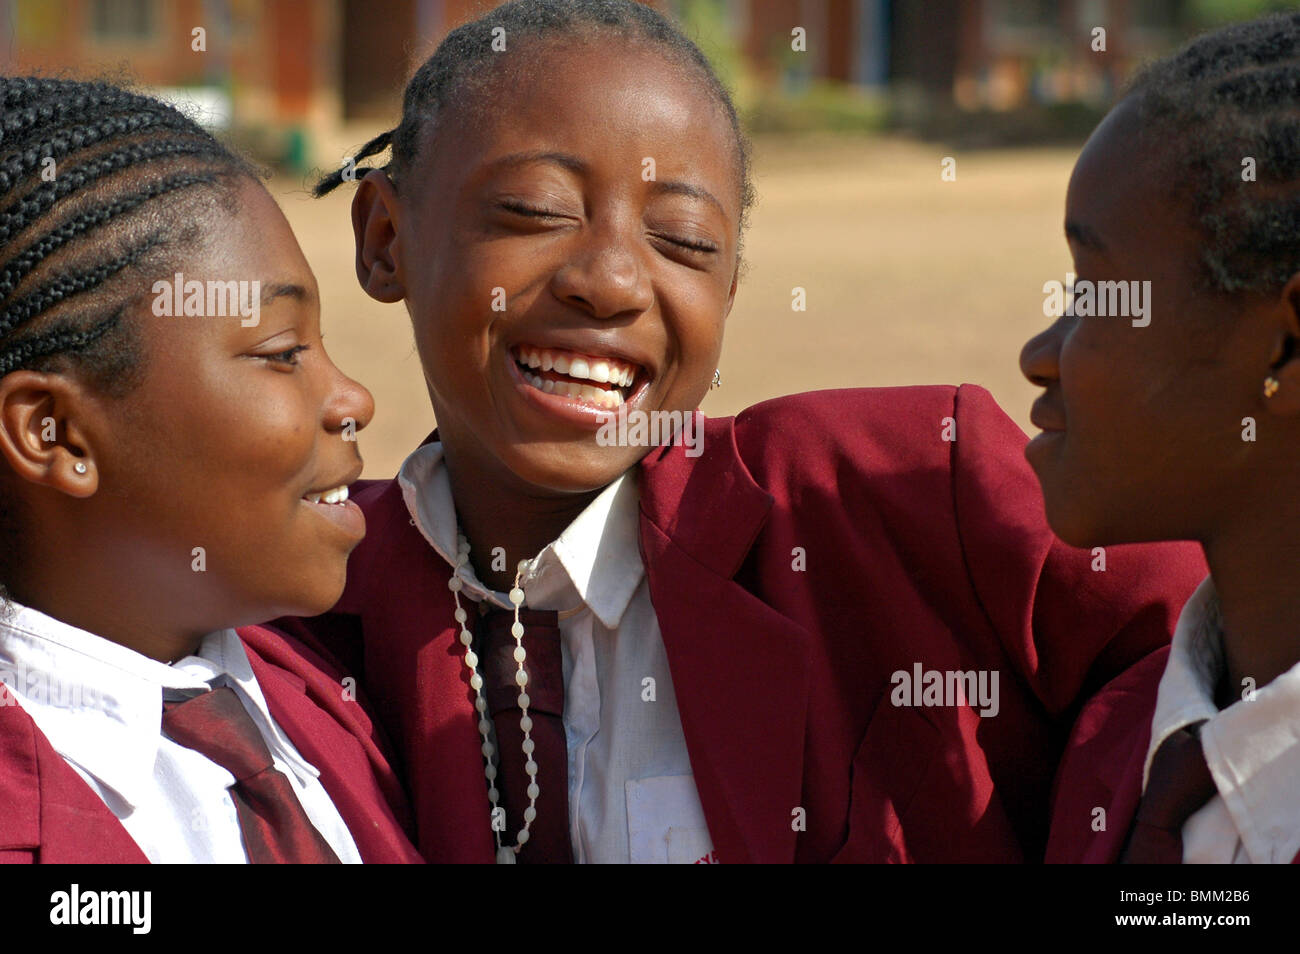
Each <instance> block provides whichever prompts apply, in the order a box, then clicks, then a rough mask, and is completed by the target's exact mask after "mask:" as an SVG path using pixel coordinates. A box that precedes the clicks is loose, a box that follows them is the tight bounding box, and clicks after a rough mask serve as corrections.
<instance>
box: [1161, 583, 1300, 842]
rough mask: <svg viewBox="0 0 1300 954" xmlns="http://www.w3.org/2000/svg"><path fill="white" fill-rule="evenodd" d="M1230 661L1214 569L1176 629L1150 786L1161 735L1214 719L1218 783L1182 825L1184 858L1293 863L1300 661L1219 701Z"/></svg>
mask: <svg viewBox="0 0 1300 954" xmlns="http://www.w3.org/2000/svg"><path fill="white" fill-rule="evenodd" d="M1224 666H1225V663H1224V659H1223V633H1222V624H1221V622H1220V619H1219V612H1218V597H1217V594H1216V592H1215V589H1214V582H1213V580H1211V579H1210V578H1209V577H1206V578H1205V580H1204V581H1202V583H1201V585H1200V586H1199V587H1198V588H1197V590H1196V592H1195V593H1193V594H1192V596H1191V598H1190V599H1189V600H1188V601H1187V603H1186V605H1185V606H1184V607H1183V612H1182V615H1181V616H1180V617H1179V619H1178V628H1177V629H1176V630H1175V631H1174V639H1173V645H1172V646H1171V647H1170V652H1169V662H1168V664H1167V665H1166V667H1165V673H1164V676H1162V677H1161V679H1160V690H1159V694H1158V695H1157V697H1156V711H1155V716H1154V717H1153V718H1152V720H1151V746H1150V748H1149V749H1148V750H1147V760H1146V766H1145V768H1144V769H1143V771H1142V788H1143V791H1145V790H1146V782H1147V777H1148V775H1149V774H1150V772H1151V760H1152V759H1153V758H1154V757H1155V753H1156V749H1158V748H1159V747H1160V744H1161V743H1162V742H1163V741H1164V740H1165V739H1167V738H1168V737H1169V736H1170V735H1171V734H1173V733H1174V732H1176V731H1178V730H1179V729H1181V728H1183V727H1184V726H1186V725H1190V724H1191V723H1193V722H1199V721H1201V720H1202V719H1205V720H1207V721H1206V722H1205V724H1204V725H1203V726H1201V748H1202V749H1203V750H1204V752H1205V760H1206V763H1207V764H1208V765H1209V767H1210V775H1211V776H1212V777H1213V779H1214V784H1215V787H1216V788H1217V789H1218V793H1217V794H1216V795H1215V796H1214V797H1213V798H1211V799H1210V801H1209V802H1207V803H1206V805H1205V807H1203V808H1201V809H1200V810H1199V811H1197V812H1196V813H1195V814H1193V815H1192V816H1191V817H1190V818H1189V819H1187V822H1186V823H1185V824H1184V825H1183V862H1184V863H1185V864H1196V863H1208V864H1228V863H1235V864H1266V863H1270V862H1272V863H1281V864H1289V863H1290V862H1291V861H1292V859H1293V858H1295V856H1296V853H1297V852H1298V851H1300V801H1298V800H1297V798H1296V786H1297V783H1300V664H1297V665H1295V666H1293V667H1292V668H1291V669H1289V670H1287V671H1286V672H1284V673H1283V674H1282V675H1280V676H1278V677H1277V678H1276V679H1274V680H1273V681H1272V682H1270V683H1269V684H1268V685H1266V686H1263V687H1262V688H1258V689H1255V690H1254V696H1253V698H1245V696H1246V693H1245V692H1244V691H1243V693H1242V696H1243V698H1239V699H1238V700H1237V701H1236V702H1234V703H1233V704H1232V705H1230V706H1228V708H1226V709H1222V710H1220V709H1219V708H1218V706H1217V705H1215V702H1214V695H1215V687H1216V686H1217V685H1218V684H1219V680H1220V678H1221V676H1222V674H1223V671H1224Z"/></svg>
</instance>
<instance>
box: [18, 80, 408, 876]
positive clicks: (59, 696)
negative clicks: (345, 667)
mask: <svg viewBox="0 0 1300 954" xmlns="http://www.w3.org/2000/svg"><path fill="white" fill-rule="evenodd" d="M173 281H175V282H176V283H177V285H178V286H181V285H182V284H183V289H182V290H184V291H185V292H186V297H185V299H184V300H185V303H186V304H185V307H183V308H182V309H181V311H180V312H174V310H173V309H172V308H171V307H170V302H171V299H172V294H171V292H170V291H166V292H163V291H161V289H170V288H171V286H172V283H173ZM230 282H234V283H236V286H237V287H240V288H246V289H248V290H249V292H250V294H251V296H252V300H253V304H254V306H255V307H254V308H253V309H252V314H254V315H256V320H255V321H249V320H246V318H245V317H244V315H245V314H246V313H245V312H243V311H235V312H232V313H229V314H228V313H226V309H225V308H224V306H223V308H222V309H221V311H219V312H213V311H212V310H211V309H210V308H209V307H208V306H207V305H206V301H211V300H212V299H211V298H208V299H206V300H205V299H204V296H203V295H202V294H200V295H199V296H198V297H197V298H196V299H194V302H195V303H196V304H198V305H199V307H195V308H191V307H190V302H191V299H190V297H189V294H188V293H189V291H190V290H191V289H192V287H193V285H194V283H197V287H199V288H200V289H202V288H203V287H204V286H205V285H206V286H207V287H211V286H212V283H220V284H221V285H222V286H223V287H226V285H227V283H230ZM241 300H242V299H241ZM371 412H372V402H371V399H370V396H369V394H368V393H367V392H366V391H365V390H364V389H363V388H361V387H360V386H359V385H357V384H356V383H355V382H353V381H351V380H349V379H348V378H346V377H344V376H343V375H342V374H341V373H340V372H339V370H338V369H337V368H336V367H334V365H333V364H332V363H331V362H330V360H329V358H328V357H326V355H325V352H324V350H323V348H322V345H321V334H320V329H319V302H318V300H317V292H316V283H315V281H314V279H313V277H312V274H311V271H310V269H309V268H308V267H307V264H306V262H305V260H304V259H303V256H302V253H301V251H300V250H299V248H298V245H297V243H296V241H295V240H294V237H293V235H292V233H291V232H290V230H289V227H288V224H287V223H286V221H285V219H284V217H283V215H282V214H281V213H280V210H279V208H278V207H277V206H276V204H275V202H274V200H273V199H272V198H271V196H270V194H269V193H268V192H267V191H266V189H265V187H264V186H263V185H262V184H261V182H260V181H259V180H258V178H257V177H256V176H255V175H254V173H253V170H252V169H251V167H250V166H248V165H247V164H246V163H245V162H244V161H243V160H241V159H240V158H238V157H237V156H235V155H234V154H233V153H231V152H230V151H228V150H227V149H226V148H225V147H223V146H222V145H221V144H220V143H218V142H217V141H216V140H215V139H213V138H212V137H211V136H210V135H208V134H207V133H206V132H205V131H203V130H202V129H201V128H200V127H198V126H197V125H196V124H195V123H194V122H192V121H191V120H189V119H187V118H186V117H185V116H183V115H182V114H181V113H180V112H178V111H177V110H175V109H174V108H172V107H170V106H167V105H165V104H163V103H161V102H159V101H157V100H154V99H152V98H149V97H146V96H142V95H139V94H136V93H134V92H131V91H129V90H126V89H123V88H120V87H118V86H114V85H111V84H106V83H98V82H74V81H71V80H62V79H42V78H34V77H0V521H2V523H3V534H4V543H3V546H0V581H2V582H3V584H4V587H5V590H6V599H5V601H4V605H3V607H0V861H35V862H124V861H146V860H148V861H154V862H160V861H164V862H174V861H222V862H240V863H242V862H245V861H252V862H267V861H331V862H338V861H343V862H357V861H362V860H366V861H404V860H418V857H417V856H416V854H415V852H414V850H413V848H412V846H411V845H410V843H409V842H408V841H407V839H406V836H405V834H404V831H403V827H402V826H403V822H404V819H405V815H406V808H405V805H404V802H403V796H402V794H401V791H400V786H399V785H398V784H397V782H396V780H395V779H394V777H393V775H392V772H391V770H390V769H389V768H388V766H387V762H386V761H385V758H384V756H383V753H382V751H381V749H380V747H379V744H378V742H377V739H376V737H375V736H374V735H373V732H372V730H371V727H370V723H369V720H368V719H367V718H366V716H365V714H364V713H363V712H362V711H361V710H360V708H359V707H358V705H357V703H356V702H355V701H352V700H353V699H354V698H355V696H354V695H352V694H349V692H347V691H345V687H343V686H342V685H341V684H340V682H339V678H340V677H339V676H338V675H337V674H336V673H334V672H333V671H332V670H330V669H329V668H328V664H327V663H325V662H324V661H323V660H319V659H316V658H315V657H314V656H313V655H312V654H310V653H309V652H308V651H307V650H305V649H304V648H303V647H298V646H295V645H294V644H292V643H291V642H289V641H286V640H285V639H283V638H282V637H280V636H278V635H276V634H273V633H271V632H269V631H266V630H262V629H259V628H257V627H254V626H251V625H249V624H252V623H255V622H256V621H258V620H259V619H263V618H266V617H269V616H274V615H276V614H278V613H283V612H286V611H292V612H313V611H317V612H318V611H320V610H322V609H325V608H326V607H328V606H329V605H330V604H331V603H333V602H334V600H335V599H336V598H337V596H338V594H339V592H340V591H341V589H342V586H343V580H344V572H345V564H346V560H347V555H348V553H349V551H350V550H351V549H352V548H353V547H354V546H355V544H356V543H357V541H358V540H359V539H360V538H361V536H362V534H363V532H364V524H363V520H362V518H361V515H360V514H359V513H358V512H356V510H355V507H353V506H349V505H348V504H346V503H345V502H343V501H345V500H346V486H347V484H348V483H350V482H351V481H352V480H353V479H354V478H355V477H356V476H357V475H358V474H359V473H360V466H361V465H360V460H359V457H358V454H357V451H356V445H355V443H352V442H349V441H348V440H347V439H346V436H347V434H348V433H349V430H348V429H349V428H350V427H352V426H355V427H364V426H365V424H366V422H367V421H368V420H369V418H370V415H371ZM349 422H350V423H349ZM235 627H245V628H244V629H242V630H240V631H239V632H238V633H237V632H236V630H235ZM160 726H161V728H160Z"/></svg>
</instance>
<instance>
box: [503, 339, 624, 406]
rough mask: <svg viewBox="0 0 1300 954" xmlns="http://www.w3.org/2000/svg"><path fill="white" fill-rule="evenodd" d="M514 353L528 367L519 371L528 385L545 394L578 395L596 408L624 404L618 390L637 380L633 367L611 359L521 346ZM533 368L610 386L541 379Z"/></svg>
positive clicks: (578, 397)
mask: <svg viewBox="0 0 1300 954" xmlns="http://www.w3.org/2000/svg"><path fill="white" fill-rule="evenodd" d="M516 354H517V356H518V358H517V360H518V362H519V364H521V365H523V366H524V368H527V369H529V370H527V371H525V370H522V369H521V372H520V373H521V374H522V375H523V378H524V380H525V381H526V382H528V384H529V385H530V386H532V387H534V388H537V390H539V391H544V392H545V393H547V394H558V395H560V396H561V397H569V398H577V399H578V400H581V401H586V402H588V403H591V404H595V405H597V406H599V407H606V408H611V409H612V408H616V407H618V406H619V405H620V404H623V403H624V401H623V395H622V394H621V393H619V391H618V390H617V389H618V388H620V387H622V388H626V387H630V386H631V385H632V383H633V382H634V381H635V380H636V368H635V366H633V365H628V364H625V363H623V362H622V361H617V360H614V359H611V358H587V357H585V356H582V355H573V354H571V353H565V352H562V351H549V350H546V349H540V348H539V349H531V348H520V349H519V350H518V351H517V352H516ZM535 371H554V372H556V373H557V374H563V375H567V376H569V377H571V378H580V379H585V380H588V381H591V382H593V383H595V384H609V385H612V387H610V388H597V387H592V386H591V385H589V384H577V383H574V382H572V381H552V380H550V379H548V378H543V377H542V376H541V374H536V373H533V372H535Z"/></svg>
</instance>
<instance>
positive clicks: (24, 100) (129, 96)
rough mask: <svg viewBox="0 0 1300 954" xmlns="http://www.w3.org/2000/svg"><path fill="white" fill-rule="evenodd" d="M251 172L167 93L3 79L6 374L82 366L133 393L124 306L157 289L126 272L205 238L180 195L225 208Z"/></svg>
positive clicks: (132, 352)
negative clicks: (182, 209)
mask: <svg viewBox="0 0 1300 954" xmlns="http://www.w3.org/2000/svg"><path fill="white" fill-rule="evenodd" d="M255 175H256V174H255V172H254V170H253V169H252V167H251V166H250V165H249V164H248V163H247V162H245V161H244V160H243V159H242V158H240V157H238V156H236V155H235V154H234V153H233V152H231V151H230V150H228V149H227V148H225V147H224V146H222V145H221V144H220V143H219V142H217V141H216V140H215V139H214V138H213V137H212V136H211V135H210V134H209V133H207V132H206V131H205V130H204V129H203V128H202V127H200V126H199V125H198V124H197V123H195V122H194V121H193V120H191V119H190V118H188V117H187V116H185V115H184V114H183V113H181V112H180V111H179V110H177V109H176V108H175V107H173V106H170V105H168V104H166V103H163V102H162V101H160V100H157V99H154V98H152V97H149V96H145V95H142V94H139V93H136V92H133V91H131V90H128V89H125V88H123V87H121V86H118V85H115V84H112V83H106V82H80V81H75V80H64V79H47V78H42V77H30V76H27V77H0V375H4V374H9V373H11V372H13V371H16V370H19V369H21V368H32V369H34V370H45V371H50V370H60V371H64V370H73V369H75V370H76V372H77V373H79V374H81V375H83V376H84V377H85V378H86V380H87V381H88V383H90V384H91V385H92V386H93V387H95V388H96V389H99V390H102V391H104V392H106V393H109V394H112V395H114V396H120V395H121V394H124V393H125V392H126V391H127V390H129V388H130V386H131V385H132V383H133V382H134V381H135V380H136V379H137V377H136V375H135V374H134V372H135V370H136V368H137V364H138V361H139V359H140V348H139V347H138V342H136V341H135V338H134V332H133V331H132V328H131V325H132V322H131V321H130V320H128V319H127V318H126V317H125V316H126V314H127V312H128V306H129V305H130V304H131V302H132V301H133V300H134V299H135V298H137V297H138V295H139V293H140V288H141V287H148V286H146V285H145V284H144V283H142V282H139V281H127V280H126V276H128V275H138V273H139V272H140V271H141V270H154V271H157V273H159V274H162V273H163V272H164V271H167V270H169V269H168V268H166V267H165V266H166V265H167V264H169V262H170V261H171V260H172V259H174V258H175V257H176V256H177V255H179V254H180V253H181V252H182V251H183V249H184V248H185V247H187V246H188V245H189V244H191V243H192V242H193V241H194V240H195V239H196V238H197V235H198V229H197V227H196V226H194V225H193V216H185V215H178V214H176V213H177V212H178V206H179V204H181V203H196V202H201V201H203V200H204V199H208V200H211V199H214V198H215V199H216V200H218V201H221V202H223V203H225V204H226V205H227V207H229V206H230V203H232V202H233V201H234V199H233V196H234V194H235V191H236V190H235V183H236V181H237V180H239V179H240V178H242V177H244V176H254V177H255ZM187 220H188V221H189V223H190V224H188V225H187V224H183V223H185V222H186V221H187ZM164 258H166V259H167V260H168V261H167V262H164V261H163V259H164Z"/></svg>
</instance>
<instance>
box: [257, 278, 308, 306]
mask: <svg viewBox="0 0 1300 954" xmlns="http://www.w3.org/2000/svg"><path fill="white" fill-rule="evenodd" d="M277 298H296V299H297V300H298V301H309V300H310V299H311V295H310V294H309V293H308V291H307V289H306V288H304V287H303V286H302V285H297V284H294V283H292V282H268V283H267V284H265V285H263V286H262V304H263V305H269V304H270V303H271V302H273V301H275V300H276V299H277Z"/></svg>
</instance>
